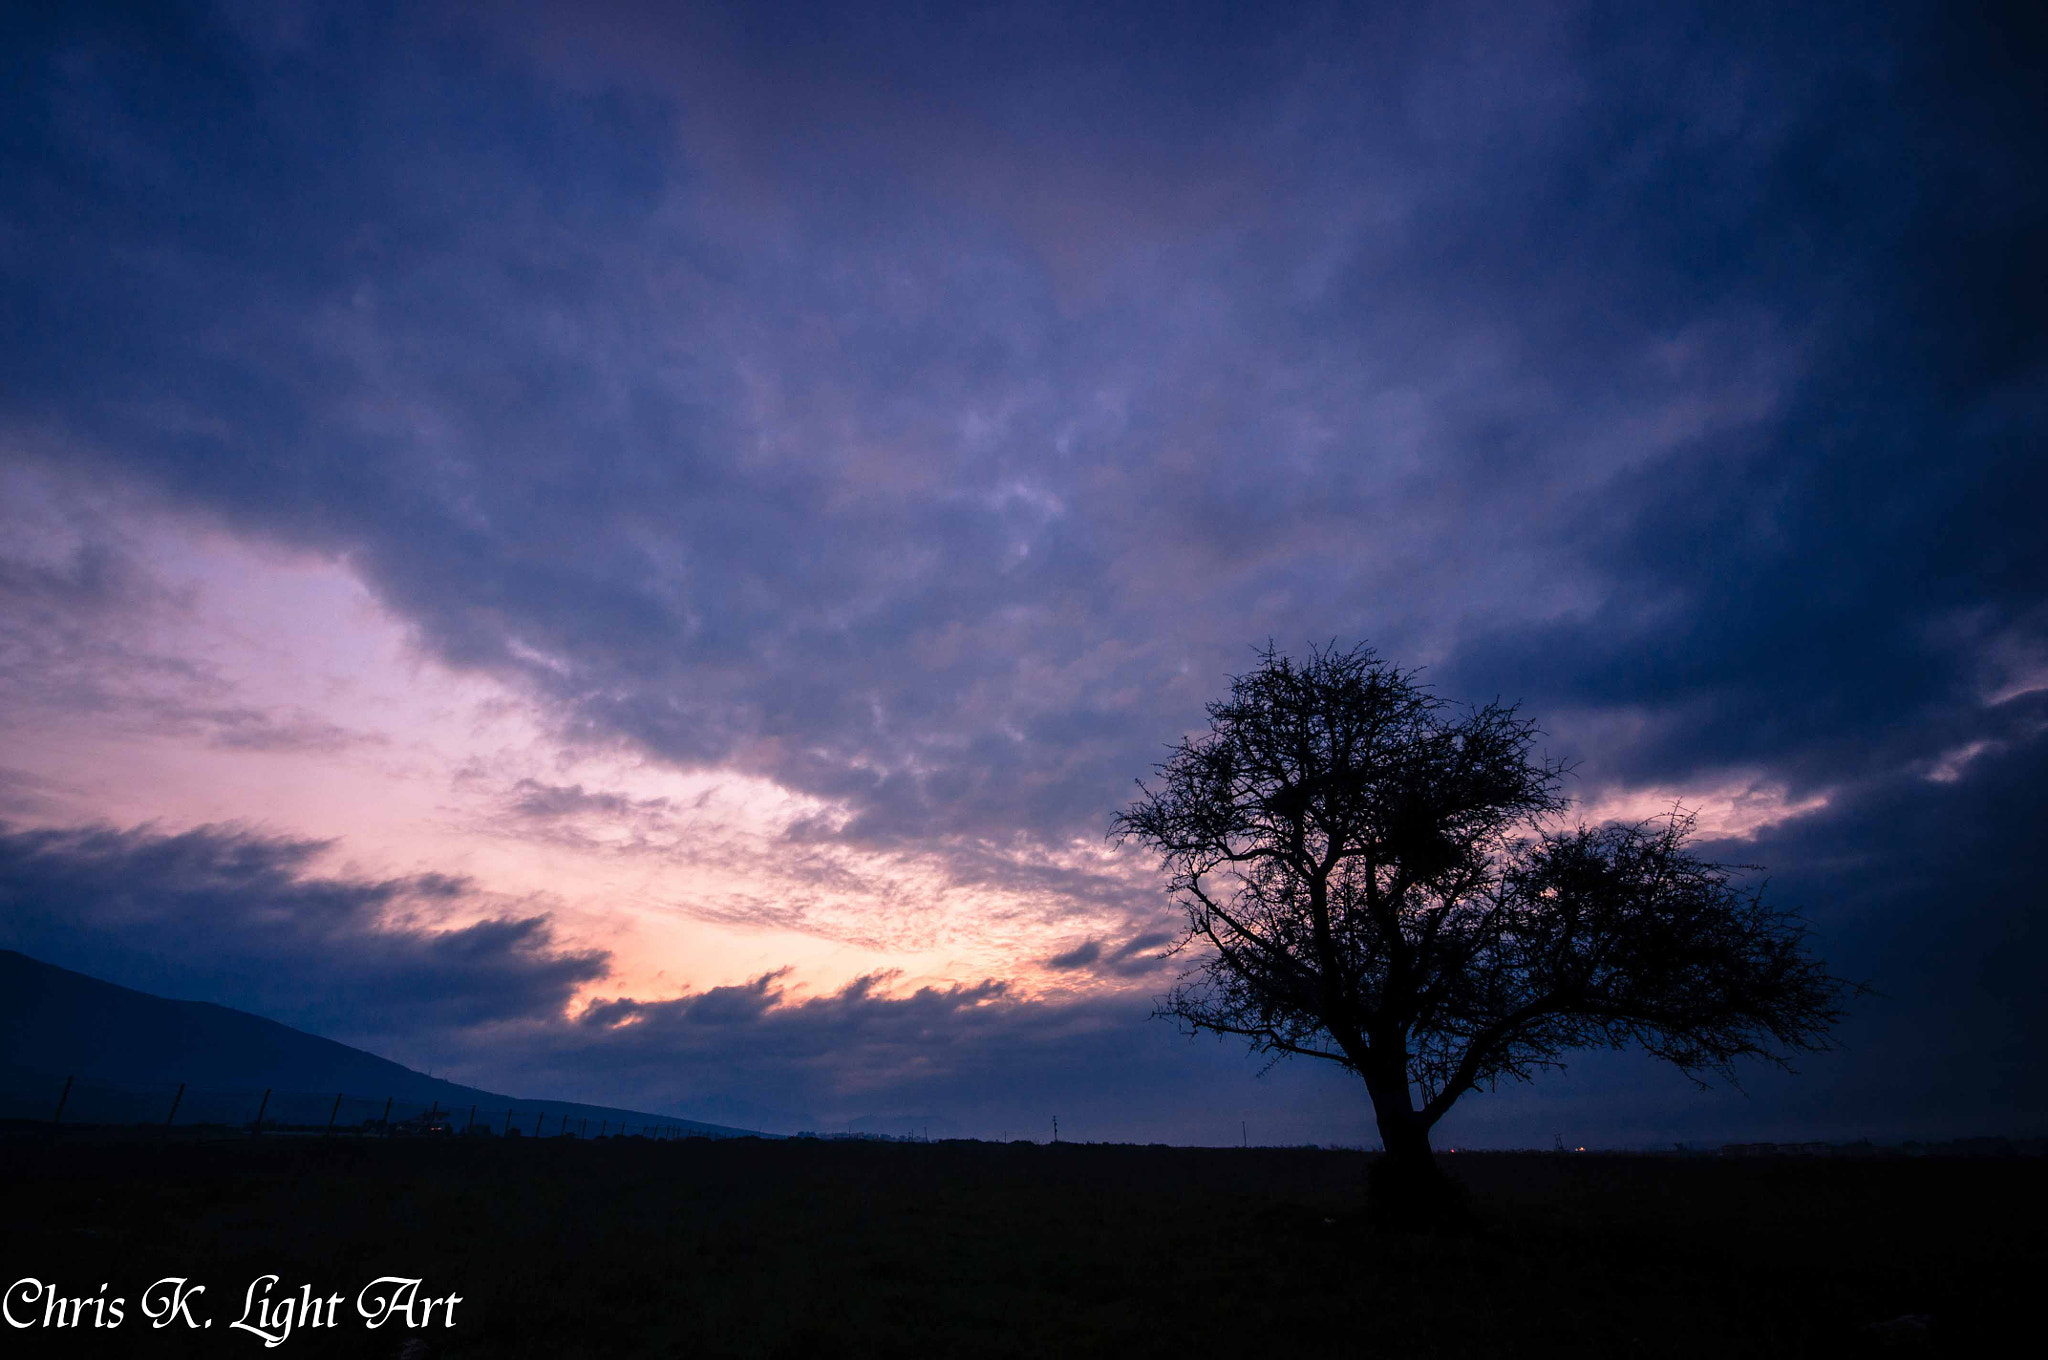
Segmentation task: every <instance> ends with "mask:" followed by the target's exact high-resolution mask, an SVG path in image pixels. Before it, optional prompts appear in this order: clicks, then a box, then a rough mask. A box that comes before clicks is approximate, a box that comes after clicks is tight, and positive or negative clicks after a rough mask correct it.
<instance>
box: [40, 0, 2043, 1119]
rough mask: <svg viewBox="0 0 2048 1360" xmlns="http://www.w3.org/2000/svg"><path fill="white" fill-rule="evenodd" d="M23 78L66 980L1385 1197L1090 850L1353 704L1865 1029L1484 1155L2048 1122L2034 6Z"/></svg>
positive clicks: (730, 20) (830, 23)
mask: <svg viewBox="0 0 2048 1360" xmlns="http://www.w3.org/2000/svg"><path fill="white" fill-rule="evenodd" d="M0 67H4V77H0V315H4V317H5V325H4V326H0V946H4V947H10V948H16V949H20V950H22V951H24V952H26V953H29V954H32V955H34V956H35V957H38V958H41V959H44V960H46V961H48V962H51V963H56V964H59V965H62V966H65V967H69V968H74V969H78V970H80V971H84V972H88V973H91V974H93V975H95V976H99V977H104V978H107V979H109V980H111V981H114V982H118V983H122V984H124V985H128V986H133V987H139V988H142V989H144V990H148V991H153V992H157V993H159V994H164V995H170V996H176V997H181V998H189V999H198V1000H207V1001H215V1002H219V1003H222V1004H226V1005H232V1006H237V1007H240V1008H243V1009H247V1010H251V1011H255V1012H257V1013H259V1014H263V1015H267V1016H270V1017H272V1018H275V1019H278V1020H282V1021H284V1022H286V1023H288V1024H293V1025H297V1026H300V1027H301V1028H305V1029H309V1030H312V1031H314V1032H316V1033H320V1034H324V1035H327V1036H330V1037H333V1038H336V1039H340V1040H342V1041H344V1042H347V1043H351V1044H356V1045H359V1046H361V1047H365V1048H369V1049H371V1050H372V1051H375V1052H378V1053H381V1054H384V1055H386V1056H390V1057H393V1058H396V1059H398V1060H400V1061H402V1062H406V1063H408V1064H410V1065H412V1066H415V1067H419V1068H421V1069H423V1070H430V1071H432V1072H434V1073H435V1074H436V1075H444V1076H449V1077H452V1078H454V1079H457V1080H461V1081H465V1082H469V1083H471V1084H475V1085H481V1086H485V1087H490V1088H492V1089H499V1090H507V1091H511V1092H514V1093H516V1094H528V1095H533V1096H551V1097H555V1098H563V1099H585V1100H593V1101H602V1102H605V1103H610V1104H618V1105H631V1106H634V1107H637V1108H647V1109H657V1110H662V1111H665V1112H672V1113H677V1114H685V1115H689V1116H692V1117H697V1118H707V1119H714V1120H720V1121H722V1122H739V1123H747V1124H749V1125H750V1126H755V1127H762V1128H768V1129H772V1130H776V1131H788V1130H792V1129H795V1128H800V1127H812V1128H848V1127H853V1128H863V1129H871V1130H874V1131H884V1132H900V1131H908V1130H909V1129H911V1128H912V1127H916V1128H918V1129H920V1130H922V1128H924V1127H926V1126H929V1127H930V1128H931V1129H932V1132H933V1135H934V1136H937V1135H938V1134H940V1133H942V1132H943V1133H953V1134H962V1135H969V1136H981V1137H1033V1138H1044V1137H1047V1136H1049V1134H1050V1126H1051V1121H1052V1119H1053V1118H1054V1117H1055V1116H1057V1117H1059V1118H1060V1120H1061V1131H1062V1136H1063V1137H1067V1138H1073V1139H1079V1140H1088V1139H1103V1140H1107V1139H1117V1140H1137V1141H1170V1142H1177V1143H1230V1142H1238V1141H1240V1140H1244V1139H1250V1140H1251V1141H1264V1142H1273V1143H1280V1142H1320V1143H1340V1144H1370V1143H1371V1142H1372V1140H1373V1138H1374V1135H1373V1133H1372V1125H1371V1117H1370V1109H1369V1105H1368V1103H1367V1101H1366V1099H1365V1096H1364V1092H1363V1090H1362V1088H1361V1086H1360V1085H1359V1083H1358V1082H1357V1080H1356V1079H1355V1078H1353V1077H1351V1076H1349V1075H1348V1074H1346V1073H1344V1072H1342V1071H1340V1070H1338V1069H1336V1068H1334V1067H1330V1066H1327V1065H1323V1066H1322V1068H1321V1069H1319V1070H1309V1067H1310V1066H1312V1065H1311V1064H1307V1063H1305V1062H1303V1061H1301V1060H1297V1061H1295V1062H1291V1063H1285V1064H1281V1065H1279V1066H1277V1067H1273V1068H1271V1069H1270V1070H1264V1069H1265V1066H1266V1065H1265V1063H1264V1062H1263V1061H1262V1060H1261V1059H1259V1058H1256V1057H1252V1056H1248V1055H1247V1054H1245V1053H1244V1052H1243V1051H1242V1048H1241V1047H1240V1046H1237V1045H1235V1044H1234V1043H1219V1042H1217V1041H1215V1040H1213V1039H1208V1038H1202V1039H1194V1040H1190V1039H1189V1038H1187V1037H1185V1036H1182V1035H1179V1034H1177V1033H1176V1032H1175V1030H1174V1028H1173V1026H1172V1025H1171V1024H1170V1023H1169V1022H1166V1021H1163V1020H1158V1019H1154V1018H1152V1010H1153V1007H1154V1005H1155V1004H1156V1002H1157V999H1158V998H1159V997H1160V996H1161V995H1162V994H1163V993H1164V991H1165V990H1166V988H1167V987H1168V986H1170V985H1171V983H1172V981H1173V979H1174V977H1175V975H1176V973H1177V971H1178V970H1179V969H1180V968H1181V967H1182V966H1184V964H1183V962H1182V961H1178V960H1175V959H1172V958H1164V957H1162V952H1163V950H1164V949H1165V947H1166V946H1167V945H1168V944H1170V943H1171V941H1172V940H1173V938H1174V929H1175V925H1176V923H1177V921H1178V919H1179V917H1178V915H1177V913H1176V911H1175V909H1174V908H1173V907H1172V905H1171V904H1170V903H1169V902H1168V901H1167V900H1166V898H1165V896H1164V894H1163V892H1162V883H1163V879H1162V877H1161V875H1160V874H1159V872H1158V866H1157V865H1156V863H1154V862H1153V861H1151V860H1149V859H1148V858H1147V856H1146V855H1145V854H1144V853H1143V851H1142V850H1141V849H1140V848H1137V847H1131V846H1123V847H1120V846H1118V845H1116V844H1114V843H1113V842H1111V841H1109V840H1108V839H1107V838H1106V834H1105V833H1106V832H1107V830H1108V826H1109V819H1110V817H1111V816H1112V814H1113V813H1114V812H1115V811H1116V810H1117V809H1118V808H1120V807H1122V806H1123V805H1125V804H1126V803H1127V802H1128V801H1129V800H1130V799H1131V798H1132V797H1133V796H1134V795H1135V792H1136V787H1135V785H1134V783H1133V781H1134V780H1135V779H1137V778H1138V777H1141V776H1144V775H1146V774H1147V773H1148V772H1149V771H1150V769H1151V767H1152V766H1153V765H1154V764H1155V763H1156V762H1157V761H1159V760H1160V759H1162V758H1163V756H1164V754H1165V752H1166V749H1167V747H1168V746H1169V745H1170V744H1171V743H1173V742H1175V741H1177V740H1178V739H1180V738H1181V737H1182V736H1183V735H1185V734H1189V733H1193V732H1198V731H1200V730H1201V728H1202V726H1203V724H1204V721H1205V719H1204V707H1203V706H1204V704H1205V703H1207V702H1208V701H1210V700H1213V699H1215V698H1217V697H1219V696H1221V695H1222V694H1224V693H1226V692H1227V690H1228V687H1229V682H1230V677H1231V676H1232V675H1233V674H1237V673H1241V672H1243V671H1245V670H1247V669H1249V668H1250V665H1251V664H1252V661H1253V657H1254V649H1255V648H1257V647H1259V646H1262V645H1264V644H1265V643H1267V642H1268V641H1269V640H1271V641H1272V642H1274V643H1275V644H1276V645H1277V646H1279V647H1280V648H1281V649H1282V650H1284V651H1291V652H1293V653H1295V654H1297V655H1299V654H1303V653H1305V652H1306V650H1307V649H1308V647H1309V646H1311V645H1312V644H1319V643H1328V642H1331V641H1340V642H1342V643H1344V644H1346V645H1349V644H1351V643H1356V642H1365V643H1369V644H1370V645H1372V646H1373V647H1375V648H1376V649H1377V650H1378V651H1379V653H1380V654H1381V655H1382V656H1384V657H1386V658H1388V659H1389V660H1391V661H1393V662H1395V663H1397V664H1399V665H1401V666H1403V667H1419V668H1422V674H1423V678H1424V679H1425V680H1426V681H1427V682H1428V683H1429V684H1430V685H1431V686H1432V688H1433V689H1434V691H1435V692H1436V693H1438V694H1440V695H1441V696H1443V697H1445V698H1448V699H1454V700H1487V699H1492V698H1495V697H1500V698H1502V699H1505V700H1508V701H1518V702H1519V703H1520V704H1521V705H1522V712H1523V713H1524V714H1526V715H1527V716H1529V717H1531V718H1533V719H1535V720H1536V721H1537V722H1538V723H1539V724H1540V725H1541V727H1542V730H1543V732H1544V733H1545V736H1544V739H1543V740H1544V744H1543V750H1544V752H1545V753H1546V754H1548V755H1551V756H1555V757H1557V758H1562V759H1567V760H1570V761H1572V762H1574V767H1575V768H1574V773H1573V775H1572V777H1571V782H1570V784H1569V786H1568V787H1567V790H1566V792H1568V793H1569V794H1571V795H1572V796H1573V797H1574V798H1575V799H1576V800H1577V805H1578V806H1577V809H1576V812H1575V815H1576V816H1579V817H1583V818H1585V819H1587V820H1588V821H1596V822H1597V821H1601V820H1605V819H1610V818H1624V819H1625V818H1636V817H1645V816H1650V815H1653V814H1655V813H1657V812H1659V811H1661V810H1663V809H1666V808H1668V807H1669V806H1670V805H1671V804H1672V803H1673V802H1674V801H1677V802H1682V803H1684V804H1685V805H1686V806H1688V807H1691V808H1695V809H1697V810H1698V812H1699V816H1700V823H1701V828H1702V837H1703V839H1702V841H1701V843H1700V845H1699V847H1698V848H1699V849H1700V850H1701V852H1702V853H1705V854H1709V855H1711V856H1712V857H1714V858H1716V859H1721V860H1726V861H1729V862H1735V863H1742V864H1752V865H1758V866H1763V869H1764V870H1766V871H1767V877H1768V886H1767V889H1766V891H1767V893H1768V894H1769V897H1770V899H1771V900H1773V901H1775V902H1779V903H1781V904H1783V905H1787V906H1790V907H1794V908H1796V909H1797V910H1798V911H1799V913H1800V914H1801V915H1802V917H1803V918H1804V919H1805V921H1806V922H1807V923H1808V925H1809V926H1810V927H1811V929H1812V931H1813V940H1814V947H1815V949H1816V951H1817V952H1818V953H1819V954H1820V955H1821V957H1823V958H1824V959H1825V960H1826V961H1827V963H1828V964H1829V966H1830V968H1831V969H1832V970H1833V971H1835V972H1836V973H1838V974H1840V975H1842V976H1844V977H1849V978H1854V979H1858V980H1865V981H1868V982H1869V983H1870V984H1871V986H1872V987H1874V988H1875V989H1876V994H1875V995H1873V996H1871V997H1868V998H1865V999H1864V1000H1862V1001H1859V1002H1858V1003H1856V1005H1855V1007H1854V1008H1853V1012H1852V1015H1851V1017H1850V1019H1849V1021H1848V1022H1847V1023H1846V1024H1844V1025H1843V1026H1842V1028H1841V1029H1840V1030H1839V1031H1838V1034H1837V1038H1838V1039H1839V1041H1840V1047H1839V1049H1838V1050H1837V1051H1834V1052H1831V1053H1826V1054H1821V1055H1816V1056H1813V1057H1809V1058H1806V1059H1803V1060H1802V1061H1801V1062H1800V1064H1799V1067H1800V1071H1799V1073H1798V1074H1797V1075H1796V1076H1788V1075H1785V1074H1782V1073H1778V1072H1776V1071H1774V1070H1772V1069H1770V1068H1760V1069H1753V1070H1748V1071H1746V1072H1745V1073H1744V1075H1743V1079H1742V1081H1741V1084H1740V1087H1739V1088H1730V1087H1728V1086H1726V1085H1725V1084H1724V1085H1717V1086H1716V1087H1715V1088H1714V1089H1712V1090H1708V1091H1699V1090H1696V1089H1695V1088H1694V1087H1693V1086H1692V1084H1690V1083H1689V1082H1688V1081H1687V1080H1686V1079H1685V1078H1684V1077H1683V1076H1681V1075H1679V1074H1677V1073H1675V1072H1672V1071H1670V1070H1668V1069H1663V1068H1659V1067H1657V1066H1655V1065H1653V1064H1652V1063H1650V1062H1649V1060H1647V1059H1645V1058H1642V1057H1641V1056H1640V1055H1633V1054H1626V1053H1623V1054H1611V1053H1600V1054H1590V1055H1586V1056H1585V1057H1584V1058H1582V1059H1580V1060H1575V1061H1574V1062H1572V1064H1571V1066H1570V1068H1569V1070H1568V1071H1567V1072H1566V1073H1564V1074H1563V1075H1561V1076H1552V1077H1548V1078H1545V1079H1543V1080H1542V1081H1540V1082H1538V1083H1537V1084H1535V1085H1533V1086H1528V1087H1512V1088H1508V1089H1503V1090H1501V1091H1498V1092H1492V1093H1482V1094H1477V1095H1473V1096H1470V1097H1468V1098H1467V1099H1466V1100H1465V1102H1464V1103H1462V1104H1461V1105H1460V1106H1459V1107H1458V1108H1457V1109H1456V1110H1455V1111H1454V1112H1453V1113H1452V1114H1451V1116H1450V1117H1449V1118H1448V1119H1447V1120H1446V1122H1445V1124H1444V1125H1443V1126H1442V1127H1441V1129H1440V1130H1439V1137H1438V1142H1439V1145H1450V1146H1473V1147H1483V1146H1546V1147H1547V1146H1550V1145H1552V1143H1553V1141H1554V1140H1555V1139H1560V1138H1561V1139H1564V1140H1566V1141H1567V1142H1569V1143H1572V1144H1578V1143H1586V1144H1593V1145H1600V1146H1639V1145H1646V1146H1665V1145H1668V1144H1670V1143H1672V1142H1678V1141H1691V1142H1695V1143H1700V1142H1705V1143H1711V1142H1714V1141H1722V1140H1744V1139H1756V1138H1799V1139H1806V1138H1829V1139H1850V1138H1856V1137H1863V1136H1868V1137H1873V1138H1878V1139H1880V1140H1886V1139H1891V1140H1896V1139H1900V1138H1909V1137H1923V1138H1925V1137H1953V1136H1962V1135H1971V1134H2023V1135H2032V1134H2039V1133H2041V1132H2043V1131H2044V1130H2048V1096H2044V1094H2043V1092H2044V1079H2048V1070H2044V1059H2043V1057H2042V1054H2043V1053H2044V1051H2048V1046H2044V1040H2048V1007H2044V1004H2043V1001H2042V999H2041V992H2040V988H2039V975H2040V965H2039V960H2040V958H2041V957H2042V952H2043V947H2044V945H2048V939H2044V935H2043V928H2042V924H2041V921H2042V914H2043V908H2044V905H2048V903H2044V893H2043V888H2042V886H2041V882H2042V875H2041V874H2040V873H2039V872H2038V871H2037V869H2036V861H2035V858H2034V856H2035V855H2036V854H2037V853H2038V852H2037V851H2036V850H2034V849H2032V848H2030V847H2033V846H2034V844H2035V841H2036V839H2037V837H2038V824H2039V820H2040V813H2041V809H2042V807H2043V806H2044V794H2048V592H2044V585H2048V549H2044V544H2048V535H2044V534H2043V533H2042V532H2041V522H2042V515H2043V510H2042V507H2043V504H2044V496H2043V492H2044V490H2048V476H2044V467H2048V462H2044V459H2043V430H2044V424H2048V422H2044V414H2048V337H2044V318H2048V305H2044V303H2048V265H2044V263H2043V260H2044V252H2043V251H2042V250H2041V248H2040V245H2041V242H2042V241H2043V240H2044V239H2048V181H2044V179H2043V177H2042V176H2041V174H2040V173H2039V164H2038V157H2039V151H2040V147H2041V146H2042V145H2043V144H2044V133H2048V93H2044V84H2043V76H2042V72H2043V71H2044V70H2048V52H2044V51H2043V43H2042V33H2041V21H2040V19H2039V18H2038V16H2035V15H2031V14H2028V13H2026V12H2025V11H2024V10H2023V8H2022V7H2017V6H2015V7H2011V8H2010V9H2000V8H1997V7H1981V8H1980V7H1973V6H1959V5H1927V6H1913V5H1888V6H1871V5H1867V4H1844V5H1829V4H1818V5H1802V6H1782V5H1761V4H1760V5H1744V4H1728V3H1716V4H1712V5H1703V6H1699V7H1696V8H1695V7H1688V6H1684V5H1669V6H1651V7H1640V6H1604V5H1575V4H1558V5H1545V4H1477V5H1462V4H1441V5H1429V6H1419V7H1418V6H1394V5H1386V6H1373V5H1356V4H1344V5H1326V6H1324V5H1301V6H1291V5H1285V4H1274V5H1259V6H1241V5H1217V6H1201V5H1188V4H1177V5H1157V6H1148V5H1137V4H1133V5H1115V6H1101V5H1071V6H1063V5H1037V4H1029V3H1007V4H1003V5H997V6H988V7H985V8H982V7H975V6H970V5H958V6H954V5H941V6H924V5H911V4H902V3H893V4H886V5H865V4H858V3H841V4H830V5H819V6H797V5H753V6H697V5H688V4H682V5H659V4H654V3H640V4H635V3H625V2H624V0H618V2H612V0H583V2H582V3H578V4H575V5H540V4H496V5H471V4H431V3H409V4H403V5H398V4H392V5H380V4H352V5H341V6H328V5H322V4H299V3H245V2H244V0H233V2H232V3H220V4H214V5H187V4H180V3H152V4H148V5H139V6H134V7H123V6H117V5H95V4H90V3H75V4H66V5H62V6H42V5H17V6H9V7H7V9H6V11H5V14H4V17H0ZM899 1126H900V1127H899Z"/></svg>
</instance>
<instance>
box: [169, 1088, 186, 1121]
mask: <svg viewBox="0 0 2048 1360" xmlns="http://www.w3.org/2000/svg"><path fill="white" fill-rule="evenodd" d="M184 1103H185V1083H184V1082H182V1081H181V1082H179V1083H178V1094H176V1095H174V1096H172V1097H171V1112H170V1113H169V1114H167V1115H165V1116H164V1127H165V1128H169V1127H170V1126H171V1121H172V1120H173V1119H176V1118H177V1117H178V1106H180V1105H182V1104H184Z"/></svg>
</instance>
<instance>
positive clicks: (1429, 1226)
mask: <svg viewBox="0 0 2048 1360" xmlns="http://www.w3.org/2000/svg"><path fill="white" fill-rule="evenodd" d="M1367 1090H1368V1091H1369V1092H1370V1094H1371V1095H1372V1103H1373V1116H1374V1119H1375V1121H1376V1122H1377V1123H1378V1124H1379V1129H1380V1142H1381V1145H1382V1146H1384V1147H1385V1148H1386V1152H1385V1153H1384V1154H1383V1155H1382V1156H1381V1157H1380V1158H1379V1160H1378V1161H1376V1162H1374V1163H1373V1166H1372V1169H1371V1171H1369V1172H1368V1173H1367V1176H1366V1191H1365V1212H1366V1218H1367V1219H1368V1221H1370V1222H1371V1223H1372V1224H1373V1226H1374V1227H1377V1228H1384V1229H1389V1230H1392V1231H1395V1232H1434V1231H1439V1230H1446V1229H1448V1230H1452V1231H1457V1230H1462V1229H1464V1228H1466V1227H1469V1226H1470V1223H1471V1214H1470V1210H1469V1207H1468V1205H1467V1204H1466V1201H1465V1192H1464V1187H1463V1186H1460V1185H1459V1184H1458V1183H1457V1182H1456V1181H1454V1180H1452V1179H1451V1178H1450V1177H1449V1176H1448V1175H1446V1174H1444V1171H1443V1168H1441V1167H1439V1166H1438V1165H1437V1164H1436V1154H1435V1153H1433V1152H1431V1151H1430V1147H1429V1125H1428V1124H1427V1123H1425V1122H1424V1121H1423V1119H1422V1116H1421V1115H1419V1114H1417V1113H1416V1111H1415V1109H1414V1107H1413V1106H1412V1105H1411V1104H1410V1103H1409V1099H1408V1083H1407V1082H1406V1081H1405V1080H1404V1081H1402V1082H1401V1083H1400V1084H1399V1085H1398V1086H1393V1085H1391V1083H1388V1082H1385V1081H1382V1082H1376V1083H1373V1084H1371V1085H1370V1086H1368V1088H1367Z"/></svg>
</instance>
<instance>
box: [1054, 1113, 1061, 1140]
mask: <svg viewBox="0 0 2048 1360" xmlns="http://www.w3.org/2000/svg"><path fill="white" fill-rule="evenodd" d="M1052 1140H1053V1141H1054V1142H1055V1143H1057V1142H1058V1141H1059V1140H1060V1117H1059V1116H1058V1115H1054V1116H1053V1117H1052Z"/></svg>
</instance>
